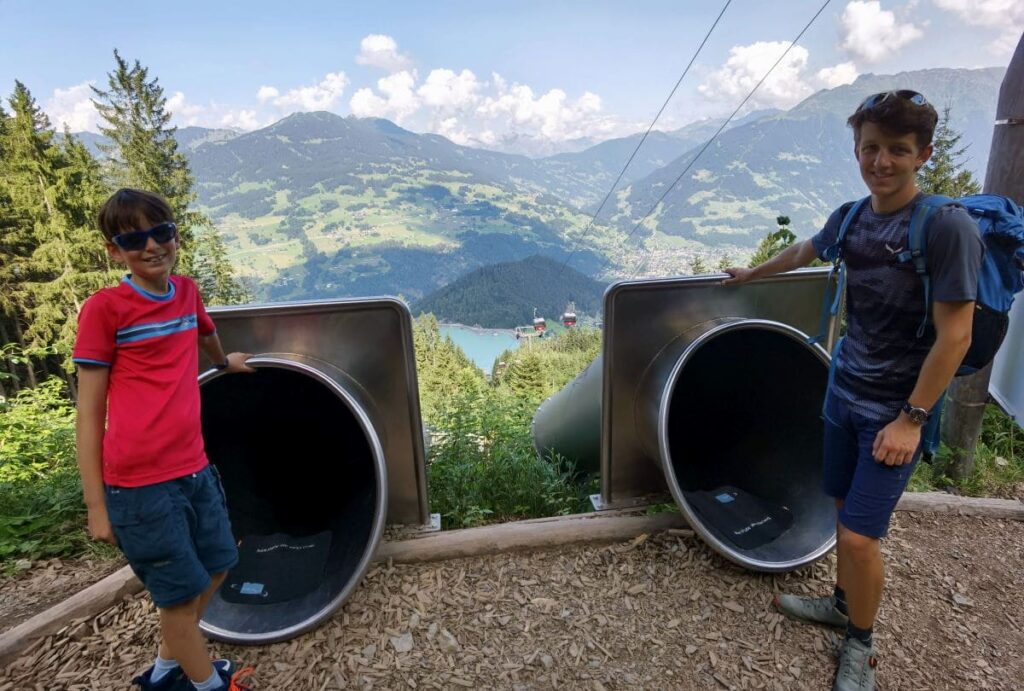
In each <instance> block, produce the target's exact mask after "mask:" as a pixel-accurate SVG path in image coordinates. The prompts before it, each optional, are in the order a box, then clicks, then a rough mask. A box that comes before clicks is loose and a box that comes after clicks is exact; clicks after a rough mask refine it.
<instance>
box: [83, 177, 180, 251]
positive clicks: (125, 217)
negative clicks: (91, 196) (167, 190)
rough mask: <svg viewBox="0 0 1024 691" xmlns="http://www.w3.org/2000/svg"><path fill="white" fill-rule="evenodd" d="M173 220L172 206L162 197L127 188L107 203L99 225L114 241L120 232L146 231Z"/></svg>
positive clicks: (113, 195) (114, 195) (108, 238)
mask: <svg viewBox="0 0 1024 691" xmlns="http://www.w3.org/2000/svg"><path fill="white" fill-rule="evenodd" d="M173 220H174V213H173V212H172V211H171V207H170V205H169V204H168V203H167V200H165V199H164V198H163V197H161V196H160V195H159V194H154V193H153V192H146V191H145V190H135V189H131V188H129V187H124V188H122V189H119V190H118V191H117V192H114V193H113V194H112V195H110V198H109V199H107V201H105V202H103V206H102V207H100V213H99V218H98V223H99V226H100V230H101V231H102V232H103V237H105V238H106V239H107V240H110V239H111V238H112V237H114V236H115V235H118V234H120V233H126V232H130V231H133V230H146V229H147V228H148V227H150V226H152V225H156V224H158V223H165V222H167V221H173Z"/></svg>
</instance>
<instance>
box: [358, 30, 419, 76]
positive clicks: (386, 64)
mask: <svg viewBox="0 0 1024 691" xmlns="http://www.w3.org/2000/svg"><path fill="white" fill-rule="evenodd" d="M356 62H357V63H358V64H360V65H369V66H371V67H379V68H381V69H383V70H387V71H388V72H401V71H403V70H408V69H409V68H410V67H412V60H410V59H409V57H408V56H407V55H402V54H400V53H399V52H398V43H396V42H395V39H393V38H391V37H390V36H386V35H384V34H370V35H369V36H366V37H364V38H363V40H362V41H361V42H360V43H359V55H357V56H356Z"/></svg>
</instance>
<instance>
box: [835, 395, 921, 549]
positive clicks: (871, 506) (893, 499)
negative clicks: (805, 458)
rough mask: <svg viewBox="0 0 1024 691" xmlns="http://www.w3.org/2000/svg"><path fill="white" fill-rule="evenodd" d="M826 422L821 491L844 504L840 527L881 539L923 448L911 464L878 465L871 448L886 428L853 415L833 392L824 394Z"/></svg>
mask: <svg viewBox="0 0 1024 691" xmlns="http://www.w3.org/2000/svg"><path fill="white" fill-rule="evenodd" d="M824 417H825V469H824V486H825V493H826V494H828V495H829V496H830V497H835V498H836V499H842V500H844V502H845V503H844V504H843V508H841V509H840V510H839V522H840V523H841V524H842V525H843V526H845V527H846V528H848V529H849V530H852V531H853V532H855V533H858V534H859V535H865V536H867V537H875V538H881V537H885V534H886V533H887V532H889V519H890V518H891V517H892V512H893V511H894V510H895V509H896V503H897V502H898V501H899V500H900V495H902V494H903V490H904V489H906V487H907V482H909V481H910V476H911V475H913V473H914V468H915V467H916V466H917V461H918V459H919V458H921V447H920V446H918V448H917V451H916V452H915V453H914V458H913V459H912V461H911V462H910V463H905V464H903V465H891V466H890V465H886V464H885V463H879V462H877V461H876V460H875V457H874V456H872V455H871V448H872V447H873V446H874V443H875V437H876V436H877V435H878V432H879V430H881V429H882V428H883V427H885V426H886V425H887V424H888V423H887V422H879V421H878V420H872V419H870V418H867V417H865V416H863V415H861V414H859V413H857V412H855V411H853V410H851V409H850V406H849V404H848V403H847V402H846V401H844V400H842V399H841V398H839V397H838V396H836V395H835V394H834V393H832V390H831V389H829V392H828V393H827V394H826V395H825V409H824Z"/></svg>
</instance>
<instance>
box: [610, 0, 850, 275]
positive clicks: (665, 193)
mask: <svg viewBox="0 0 1024 691" xmlns="http://www.w3.org/2000/svg"><path fill="white" fill-rule="evenodd" d="M830 2H832V0H825V3H824V4H823V5H822V6H821V7H820V8H818V11H817V12H815V13H814V16H813V17H811V19H810V21H808V22H807V24H806V25H804V28H803V29H801V30H800V33H798V34H797V35H796V38H794V39H793V40H792V41H791V42H790V44H789V47H788V48H786V50H785V51H784V52H783V53H782V55H780V56H779V59H778V60H776V61H775V64H773V65H772V66H771V68H769V70H768V71H767V72H765V74H764V76H763V77H761V80H760V81H759V82H758V83H757V84H755V85H754V88H753V89H751V90H750V93H748V94H747V95H746V97H745V98H744V99H743V100H742V101H740V104H739V105H738V106H736V109H735V110H734V111H732V114H731V115H730V116H729V117H728V119H727V120H726V121H725V122H723V123H722V126H721V127H719V128H718V131H717V132H715V133H714V134H713V135H711V139H709V140H707V141H706V142H705V143H704V146H702V147H701V149H700V151H698V152H697V155H696V156H694V157H693V158H692V159H691V160H690V162H689V163H687V164H686V168H684V169H683V172H682V173H680V174H679V176H678V177H677V178H676V179H675V181H674V182H673V183H672V184H671V185H669V186H668V188H667V189H666V190H665V192H664V193H663V194H662V195H661V196H660V197H659V198H658V201H656V202H655V203H654V205H653V206H651V208H650V209H648V211H647V213H645V214H644V215H643V218H641V219H640V220H639V221H638V222H637V224H636V225H635V226H633V230H631V231H630V232H629V235H627V236H626V239H625V240H624V241H623V243H626V242H629V240H630V239H631V238H632V237H633V236H634V235H635V234H636V231H638V230H639V229H640V226H642V225H643V223H644V221H646V220H647V219H648V217H650V215H651V214H652V213H654V210H655V209H657V208H658V205H659V204H661V202H662V201H664V200H665V197H667V196H668V193H669V192H671V191H672V190H673V189H674V188H675V186H676V185H677V184H679V181H680V180H682V179H683V176H684V175H686V174H687V173H688V172H689V171H690V168H692V167H693V164H694V163H696V162H697V160H698V159H699V158H700V157H701V155H702V154H703V153H704V152H705V151H707V149H708V147H709V146H711V144H712V143H714V141H715V140H716V139H717V138H718V135H720V134H721V133H722V131H723V130H724V129H725V128H726V126H728V124H729V123H730V122H731V121H732V119H733V118H734V117H736V113H738V112H740V109H741V108H743V106H744V105H746V103H747V101H749V100H750V98H751V97H752V96H753V95H754V93H755V92H756V91H757V90H758V89H759V88H760V87H761V85H762V84H763V83H764V81H765V80H766V79H768V76H769V75H770V74H771V73H772V72H773V71H774V70H775V68H776V67H778V66H779V63H781V62H782V59H783V58H785V57H786V56H787V55H789V51H791V50H792V49H793V46H795V45H796V44H797V41H799V40H800V38H801V37H802V36H803V35H804V33H806V31H807V30H808V29H809V28H811V25H812V24H814V21H815V20H816V19H817V18H818V17H819V16H820V15H821V13H822V12H824V11H825V8H826V7H828V5H829V3H830ZM649 256H650V255H649V254H648V255H647V256H644V257H643V259H641V260H640V263H639V264H637V265H636V266H635V267H634V270H633V271H632V272H631V273H630V274H629V278H633V277H635V276H636V275H637V274H638V273H639V271H640V269H641V268H644V265H645V264H646V262H647V260H648V258H649ZM610 261H611V260H610V259H609V258H605V261H604V264H602V265H601V268H600V269H599V271H602V270H604V269H605V267H607V266H608V264H609V262H610Z"/></svg>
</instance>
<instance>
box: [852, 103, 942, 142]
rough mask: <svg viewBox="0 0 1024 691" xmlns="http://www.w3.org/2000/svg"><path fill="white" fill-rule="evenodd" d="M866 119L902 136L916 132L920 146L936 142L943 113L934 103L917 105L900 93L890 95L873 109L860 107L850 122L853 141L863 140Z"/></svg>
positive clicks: (887, 131) (915, 135) (889, 132)
mask: <svg viewBox="0 0 1024 691" xmlns="http://www.w3.org/2000/svg"><path fill="white" fill-rule="evenodd" d="M865 122H872V123H874V124H876V125H878V126H879V127H880V128H882V129H883V130H884V131H885V132H886V133H887V134H895V135H896V136H900V137H902V136H903V135H905V134H913V135H914V137H915V139H916V140H917V146H918V148H921V149H923V148H925V147H926V146H928V145H929V144H931V143H932V137H933V136H934V135H935V126H936V125H937V124H938V122H939V114H938V113H936V112H935V108H933V107H932V105H931V104H930V103H925V104H923V105H917V104H916V103H912V102H910V101H908V100H907V99H905V98H901V97H899V96H895V95H893V96H890V97H889V98H886V99H884V100H882V101H881V102H880V103H878V104H877V105H875V106H873V107H871V108H858V109H857V112H856V113H854V114H853V115H851V116H850V117H849V119H848V120H847V121H846V124H847V125H849V126H850V127H852V128H853V140H854V141H855V142H859V141H860V128H861V126H862V125H863V124H864V123H865Z"/></svg>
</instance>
